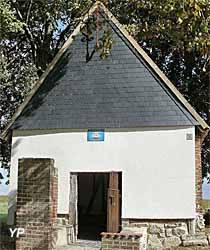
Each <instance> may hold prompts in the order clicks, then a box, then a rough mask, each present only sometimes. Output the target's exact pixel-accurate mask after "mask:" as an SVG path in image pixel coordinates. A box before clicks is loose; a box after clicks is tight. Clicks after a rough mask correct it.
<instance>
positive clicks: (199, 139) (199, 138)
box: [195, 131, 207, 214]
mask: <svg viewBox="0 0 210 250" xmlns="http://www.w3.org/2000/svg"><path fill="white" fill-rule="evenodd" d="M206 135H207V132H203V133H201V132H199V131H197V133H196V136H195V167H196V169H195V176H196V181H195V184H196V212H197V213H199V214H200V213H203V209H202V159H201V149H202V143H203V141H204V139H205V137H206Z"/></svg>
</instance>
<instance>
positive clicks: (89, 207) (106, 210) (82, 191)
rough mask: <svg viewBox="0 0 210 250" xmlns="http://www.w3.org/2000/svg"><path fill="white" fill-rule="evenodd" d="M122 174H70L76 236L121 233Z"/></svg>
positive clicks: (86, 237) (73, 222) (95, 238)
mask: <svg viewBox="0 0 210 250" xmlns="http://www.w3.org/2000/svg"><path fill="white" fill-rule="evenodd" d="M121 188H122V175H121V173H118V172H111V173H98V172H88V173H86V172H85V173H84V172H83V173H71V175H70V190H71V192H70V214H69V215H70V218H71V219H70V220H71V223H72V225H75V229H74V232H75V236H76V238H77V239H82V240H100V233H101V232H107V231H109V232H119V231H120V224H121V223H120V218H121Z"/></svg>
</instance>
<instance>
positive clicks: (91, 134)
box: [87, 130, 104, 141]
mask: <svg viewBox="0 0 210 250" xmlns="http://www.w3.org/2000/svg"><path fill="white" fill-rule="evenodd" d="M87 140H88V141H104V130H88V132H87Z"/></svg>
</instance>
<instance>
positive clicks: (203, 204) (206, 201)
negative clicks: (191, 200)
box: [202, 200, 210, 210]
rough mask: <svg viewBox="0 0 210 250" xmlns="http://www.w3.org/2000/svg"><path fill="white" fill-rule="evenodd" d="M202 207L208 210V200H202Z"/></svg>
mask: <svg viewBox="0 0 210 250" xmlns="http://www.w3.org/2000/svg"><path fill="white" fill-rule="evenodd" d="M202 207H203V209H204V210H207V209H210V200H202Z"/></svg>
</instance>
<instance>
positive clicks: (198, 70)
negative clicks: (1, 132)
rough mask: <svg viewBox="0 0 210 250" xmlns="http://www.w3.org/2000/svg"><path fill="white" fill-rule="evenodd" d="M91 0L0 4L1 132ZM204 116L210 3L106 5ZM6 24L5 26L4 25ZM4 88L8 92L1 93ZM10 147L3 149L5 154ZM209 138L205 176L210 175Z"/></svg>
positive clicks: (141, 0)
mask: <svg viewBox="0 0 210 250" xmlns="http://www.w3.org/2000/svg"><path fill="white" fill-rule="evenodd" d="M93 2H94V1H92V0H72V1H65V0H42V1H39V0H29V1H22V0H16V1H15V0H10V1H9V0H7V1H3V0H0V11H1V21H0V22H1V27H6V28H1V33H2V34H3V35H1V41H0V46H1V50H2V51H3V60H2V62H3V64H2V65H4V66H3V67H2V69H3V70H4V72H6V73H3V74H1V70H2V69H1V68H0V77H1V75H3V77H4V78H5V76H6V80H5V79H3V80H2V79H1V78H0V79H1V100H3V101H1V106H0V108H1V109H0V111H1V129H3V128H4V127H5V124H6V123H7V122H8V121H9V119H10V117H11V116H12V114H13V113H14V111H15V109H16V108H17V106H18V105H19V104H20V103H21V102H22V101H23V99H24V96H25V95H26V93H27V92H28V91H29V89H30V88H31V86H32V85H33V83H34V81H35V79H37V77H38V76H40V75H41V74H42V72H43V71H44V70H45V69H46V67H47V65H48V64H49V62H50V61H51V60H52V58H53V57H54V56H55V54H56V53H57V51H58V50H59V48H60V47H61V46H62V45H63V43H64V42H65V41H66V39H67V37H68V36H69V34H70V33H71V32H72V30H73V29H74V28H75V26H76V24H77V23H78V21H79V20H80V17H81V16H82V14H84V12H86V11H87V10H88V9H89V8H90V7H91V6H92V4H93ZM102 2H103V3H104V4H105V5H107V6H108V8H109V9H110V10H111V11H112V12H113V13H114V14H115V15H116V17H117V18H118V19H119V21H120V22H121V23H122V24H124V25H125V27H126V28H127V29H128V31H129V32H130V33H131V34H132V35H133V36H134V37H135V38H136V40H137V41H138V42H139V44H140V45H141V46H142V47H143V48H144V49H145V50H146V52H147V53H148V54H149V55H150V56H151V57H152V58H153V60H154V61H155V62H156V63H157V65H158V66H159V67H160V68H161V69H162V70H163V71H164V73H165V74H166V75H167V76H168V77H169V79H170V80H171V81H172V82H173V83H174V84H176V86H177V88H178V89H179V90H180V91H181V93H182V94H183V95H184V96H185V97H186V99H187V100H188V101H189V102H190V103H191V104H192V105H193V106H194V107H195V109H196V110H197V111H198V112H199V113H200V114H201V116H202V117H203V118H204V119H205V120H207V121H208V122H210V118H209V80H210V79H209V71H210V36H209V32H210V31H209V22H210V5H209V0H183V1H179V0H151V1H145V0H109V1H108V0H104V1H102ZM2 13H7V14H6V15H5V14H2ZM2 24H3V25H2ZM2 88H3V89H4V90H3V91H2ZM7 148H8V147H7V146H5V149H7ZM209 157H210V149H209V138H207V139H206V140H205V143H204V147H203V163H204V168H203V176H206V175H207V173H208V172H210V166H209V160H208V159H209Z"/></svg>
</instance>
